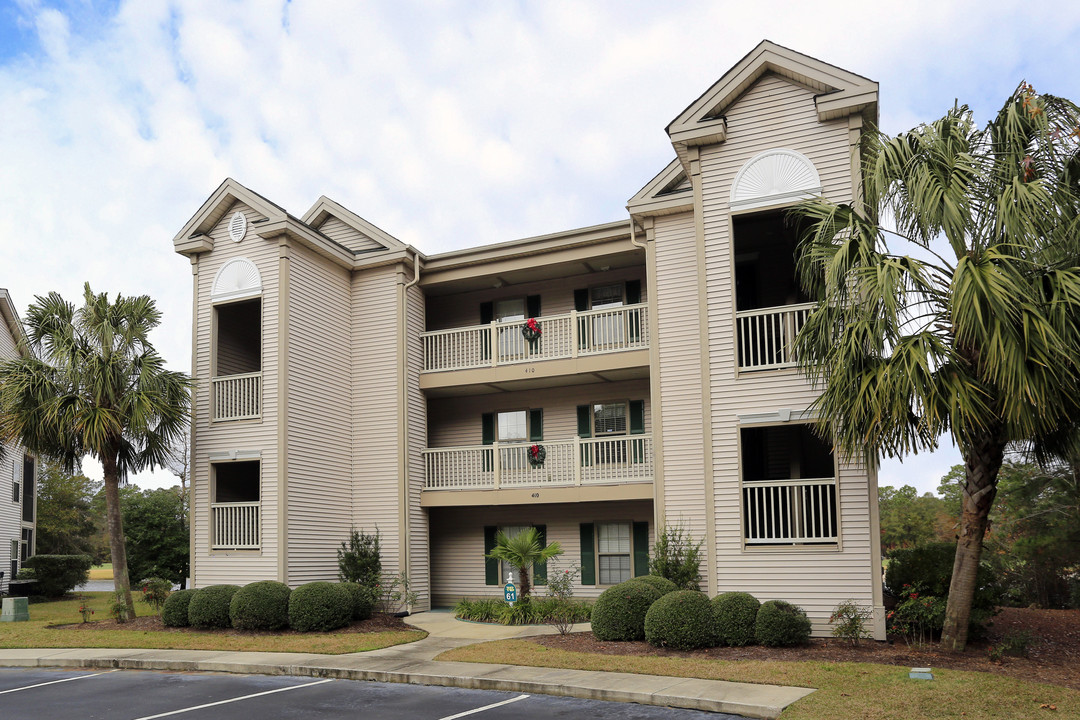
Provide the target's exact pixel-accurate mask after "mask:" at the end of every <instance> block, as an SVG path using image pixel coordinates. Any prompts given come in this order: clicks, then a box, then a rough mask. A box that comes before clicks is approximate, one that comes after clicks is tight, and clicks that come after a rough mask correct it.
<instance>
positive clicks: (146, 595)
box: [142, 578, 172, 615]
mask: <svg viewBox="0 0 1080 720" xmlns="http://www.w3.org/2000/svg"><path fill="white" fill-rule="evenodd" d="M170 592H172V583H171V582H169V581H168V580H164V579H162V578H147V579H146V580H143V581H142V594H143V595H142V601H143V602H144V603H146V604H147V605H149V606H150V607H152V608H154V614H155V615H157V614H160V613H161V608H162V607H164V606H165V601H166V600H168V599H169V593H170Z"/></svg>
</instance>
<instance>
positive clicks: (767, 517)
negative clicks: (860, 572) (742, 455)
mask: <svg viewBox="0 0 1080 720" xmlns="http://www.w3.org/2000/svg"><path fill="white" fill-rule="evenodd" d="M837 512H838V508H837V505H836V478H816V479H813V480H761V481H753V482H744V483H743V532H744V533H745V536H746V543H747V544H748V545H779V544H784V545H788V544H792V543H830V542H833V543H834V542H836V538H837Z"/></svg>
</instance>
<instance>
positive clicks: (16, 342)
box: [0, 288, 37, 592]
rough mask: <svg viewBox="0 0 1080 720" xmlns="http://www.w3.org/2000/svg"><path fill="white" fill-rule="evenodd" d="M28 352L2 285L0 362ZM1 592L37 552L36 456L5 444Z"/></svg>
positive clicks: (0, 468)
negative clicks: (25, 561) (35, 545)
mask: <svg viewBox="0 0 1080 720" xmlns="http://www.w3.org/2000/svg"><path fill="white" fill-rule="evenodd" d="M27 352H29V351H28V350H27V347H26V343H25V335H24V334H23V327H22V323H21V322H20V321H19V314H18V313H17V312H16V311H15V304H14V303H13V302H12V301H11V295H9V294H8V291H7V290H5V289H4V288H0V361H3V360H13V359H15V358H17V357H19V356H20V355H24V356H25V354H26V353H27ZM0 488H2V490H0V558H2V561H0V562H3V564H2V565H0V573H3V576H2V577H0V592H4V591H6V590H7V584H8V583H9V582H11V581H12V580H13V579H14V578H15V575H16V573H18V572H19V568H20V567H21V566H22V562H23V561H24V560H26V559H27V558H28V557H30V556H31V555H33V554H34V540H35V537H34V530H35V528H36V523H35V521H36V519H37V475H36V470H35V463H34V456H33V455H30V454H29V453H27V452H26V451H25V449H24V448H23V447H22V446H21V445H16V444H10V443H9V444H6V445H4V447H3V457H2V458H0Z"/></svg>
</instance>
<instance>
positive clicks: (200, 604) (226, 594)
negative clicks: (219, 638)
mask: <svg viewBox="0 0 1080 720" xmlns="http://www.w3.org/2000/svg"><path fill="white" fill-rule="evenodd" d="M239 589H240V586H239V585H208V586H207V587H204V588H202V589H201V590H196V591H195V595H193V596H192V598H191V602H190V603H189V604H188V622H190V623H191V625H192V627H197V628H227V627H232V619H231V618H230V617H229V603H231V602H232V597H233V595H234V594H235V593H236V591H237V590H239Z"/></svg>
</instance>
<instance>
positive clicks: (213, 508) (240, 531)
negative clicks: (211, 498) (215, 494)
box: [210, 502, 262, 550]
mask: <svg viewBox="0 0 1080 720" xmlns="http://www.w3.org/2000/svg"><path fill="white" fill-rule="evenodd" d="M261 507H262V503H257V502H236V503H213V504H211V505H210V513H211V515H212V529H213V538H212V540H211V546H210V547H211V548H212V549H214V550H250V549H258V548H259V547H261V545H260V544H259V543H260V535H259V522H260V519H259V515H260V510H261Z"/></svg>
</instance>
